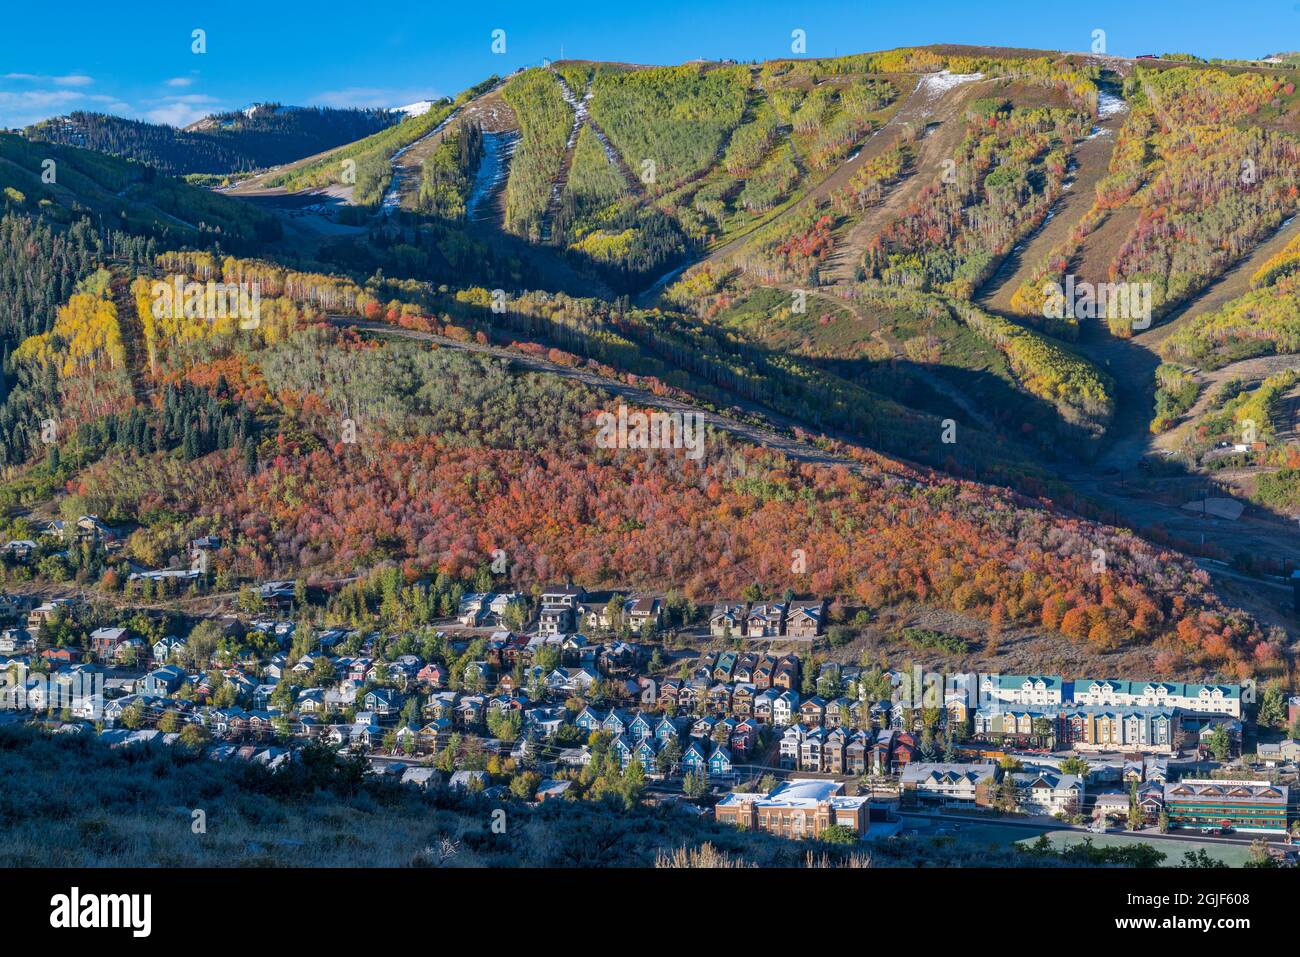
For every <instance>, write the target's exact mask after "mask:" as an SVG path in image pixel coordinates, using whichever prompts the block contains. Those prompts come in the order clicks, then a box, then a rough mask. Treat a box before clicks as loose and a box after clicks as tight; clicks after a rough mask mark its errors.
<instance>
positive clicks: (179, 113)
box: [144, 93, 218, 126]
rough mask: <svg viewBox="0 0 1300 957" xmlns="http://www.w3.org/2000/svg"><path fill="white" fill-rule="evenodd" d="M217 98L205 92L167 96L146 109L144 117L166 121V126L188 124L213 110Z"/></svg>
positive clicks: (153, 121)
mask: <svg viewBox="0 0 1300 957" xmlns="http://www.w3.org/2000/svg"><path fill="white" fill-rule="evenodd" d="M217 103H218V100H217V99H216V98H215V97H211V96H208V95H207V94H205V93H186V94H184V95H183V96H169V97H166V98H165V99H164V100H162V102H161V103H160V104H159V105H158V106H156V107H154V108H153V109H151V110H146V111H145V113H144V118H145V119H146V120H148V121H149V122H150V123H166V124H167V125H168V126H189V125H190V124H191V123H193V122H194V121H195V120H201V119H203V117H205V116H207V115H208V114H209V113H213V112H215V109H216V104H217Z"/></svg>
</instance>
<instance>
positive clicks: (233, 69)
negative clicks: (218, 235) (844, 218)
mask: <svg viewBox="0 0 1300 957" xmlns="http://www.w3.org/2000/svg"><path fill="white" fill-rule="evenodd" d="M124 6H125V5H123V4H118V3H111V2H104V0H98V2H94V3H90V2H84V0H65V2H61V3H59V4H58V5H56V6H49V5H47V4H36V3H14V4H11V5H9V9H8V10H6V12H5V29H4V31H3V32H0V128H6V127H14V126H23V125H26V124H28V123H31V122H34V121H35V120H38V119H41V118H44V117H47V116H53V115H57V114H59V113H66V112H70V111H71V110H76V109H84V110H95V111H100V112H108V113H117V114H120V115H125V116H132V117H138V118H143V119H149V120H153V121H155V122H165V123H172V124H176V125H183V124H185V123H188V122H191V121H192V120H194V119H197V118H198V117H200V116H203V115H205V114H207V113H210V112H213V111H216V110H221V109H239V108H242V107H244V106H247V105H248V104H250V103H253V102H259V101H268V100H274V101H279V102H282V103H290V104H296V105H307V104H319V105H329V106H397V105H400V104H403V103H408V102H411V101H413V100H416V99H422V98H425V97H429V96H435V95H445V94H454V93H456V92H457V91H459V90H461V89H463V88H464V87H466V86H469V85H470V84H472V83H474V82H476V81H478V80H480V79H482V78H483V77H485V76H487V75H489V74H491V73H494V72H495V73H506V72H509V71H510V70H512V69H514V68H515V67H518V66H523V65H528V64H531V63H536V62H538V61H540V60H541V58H543V57H550V58H558V57H559V56H560V55H561V53H563V55H565V56H568V57H583V58H589V59H602V60H626V61H632V62H637V63H680V62H682V61H684V60H688V59H691V58H693V57H710V58H713V57H734V58H736V59H740V60H748V59H766V58H769V57H775V56H788V55H790V43H791V40H790V36H791V31H792V30H795V29H801V30H804V31H805V33H806V36H807V55H808V56H830V55H835V54H844V53H856V52H862V51H867V50H880V49H888V48H890V47H895V46H904V45H911V44H923V43H974V44H998V45H1002V46H1025V47H1036V48H1043V49H1057V50H1086V49H1088V48H1089V46H1090V44H1091V43H1092V33H1093V31H1094V30H1098V29H1100V30H1104V31H1105V32H1106V44H1107V52H1110V53H1117V54H1121V55H1134V54H1139V53H1161V52H1171V51H1189V52H1194V53H1198V54H1200V55H1202V56H1221V57H1238V56H1261V55H1264V54H1266V53H1271V52H1276V51H1277V50H1278V48H1279V47H1280V48H1283V49H1296V48H1300V2H1296V0H1274V2H1265V0H1243V2H1237V3H1231V4H1225V3H1223V2H1222V0H1215V2H1208V0H1181V2H1178V0H1123V2H1113V0H1089V2H1087V3H1070V4H1063V3H1055V2H1050V0H965V2H952V0H924V2H916V0H911V2H908V0H890V2H877V0H858V2H847V0H839V2H818V0H813V2H809V3H802V2H792V0H604V2H599V3H597V2H590V0H563V2H559V3H553V4H543V3H537V2H527V3H520V2H511V3H481V2H480V3H473V2H470V3H463V2H462V3H454V4H448V3H445V2H432V3H430V2H423V3H407V2H387V0H385V2H379V3H373V4H368V3H361V2H358V0H347V2H338V0H315V2H311V3H288V2H282V3H276V2H274V0H272V2H268V3H264V4H257V3H245V4H238V5H234V6H226V5H222V4H214V3H210V2H208V3H202V4H199V3H186V2H173V3H168V4H165V5H153V4H151V5H150V7H149V8H147V9H148V12H147V13H134V12H126V11H125V10H124V9H123V8H124ZM1067 6H1068V7H1069V9H1066V8H1067ZM236 11H238V12H236ZM195 29H203V30H205V31H206V39H207V52H206V53H203V54H195V53H193V52H192V51H191V33H192V31H193V30H195ZM496 29H501V30H505V31H506V52H505V53H504V54H495V53H493V52H492V49H491V43H492V31H493V30H496Z"/></svg>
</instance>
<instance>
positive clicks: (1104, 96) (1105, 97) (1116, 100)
mask: <svg viewBox="0 0 1300 957" xmlns="http://www.w3.org/2000/svg"><path fill="white" fill-rule="evenodd" d="M1127 112H1128V104H1127V103H1125V102H1124V99H1123V97H1119V96H1116V95H1115V94H1114V93H1107V92H1106V91H1105V90H1098V91H1097V116H1098V117H1099V118H1100V119H1103V120H1104V119H1106V118H1107V117H1110V116H1118V115H1119V114H1121V113H1127Z"/></svg>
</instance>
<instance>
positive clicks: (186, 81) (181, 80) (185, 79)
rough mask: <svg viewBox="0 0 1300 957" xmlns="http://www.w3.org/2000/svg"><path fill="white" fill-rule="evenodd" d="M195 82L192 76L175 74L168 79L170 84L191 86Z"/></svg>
mask: <svg viewBox="0 0 1300 957" xmlns="http://www.w3.org/2000/svg"><path fill="white" fill-rule="evenodd" d="M193 82H194V77H192V76H174V77H172V78H171V79H170V80H168V81H167V85H168V86H189V85H190V84H191V83H193Z"/></svg>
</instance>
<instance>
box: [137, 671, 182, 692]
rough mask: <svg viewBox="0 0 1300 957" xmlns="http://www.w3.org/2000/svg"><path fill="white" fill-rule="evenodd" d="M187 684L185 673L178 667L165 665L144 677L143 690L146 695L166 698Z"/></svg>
mask: <svg viewBox="0 0 1300 957" xmlns="http://www.w3.org/2000/svg"><path fill="white" fill-rule="evenodd" d="M184 683H185V672H184V670H183V669H181V668H178V667H176V665H163V666H162V667H161V668H157V669H155V670H153V671H151V672H149V673H148V674H147V675H145V676H144V685H143V688H142V690H143V691H144V693H145V694H153V695H159V696H162V697H165V696H167V695H169V694H172V693H173V692H175V691H176V690H177V689H179V688H180V686H181V685H182V684H184Z"/></svg>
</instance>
